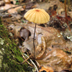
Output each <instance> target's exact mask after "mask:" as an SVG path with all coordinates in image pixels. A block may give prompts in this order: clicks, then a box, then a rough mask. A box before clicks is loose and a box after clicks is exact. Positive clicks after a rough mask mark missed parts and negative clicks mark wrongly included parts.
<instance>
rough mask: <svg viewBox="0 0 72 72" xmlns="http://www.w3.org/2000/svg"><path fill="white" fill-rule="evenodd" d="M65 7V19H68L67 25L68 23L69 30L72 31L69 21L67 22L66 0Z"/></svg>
mask: <svg viewBox="0 0 72 72" xmlns="http://www.w3.org/2000/svg"><path fill="white" fill-rule="evenodd" d="M64 7H65V18H66V23H67V26H68V29H69V30H70V31H71V29H70V27H69V24H68V20H67V10H66V0H65V1H64Z"/></svg>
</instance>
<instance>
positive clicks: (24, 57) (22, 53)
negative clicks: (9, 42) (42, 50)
mask: <svg viewBox="0 0 72 72" xmlns="http://www.w3.org/2000/svg"><path fill="white" fill-rule="evenodd" d="M20 52H21V50H20ZM21 54H22V57H23V59H24V60H26V58H25V57H24V55H23V53H22V52H21ZM26 62H27V63H28V64H29V65H30V66H33V65H32V64H30V63H29V62H28V61H26Z"/></svg>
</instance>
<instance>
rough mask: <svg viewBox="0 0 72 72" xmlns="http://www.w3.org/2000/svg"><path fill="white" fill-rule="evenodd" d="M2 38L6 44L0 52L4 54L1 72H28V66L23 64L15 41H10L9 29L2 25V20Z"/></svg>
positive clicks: (0, 24) (0, 48) (0, 23)
mask: <svg viewBox="0 0 72 72" xmlns="http://www.w3.org/2000/svg"><path fill="white" fill-rule="evenodd" d="M0 38H1V39H3V40H4V44H3V45H1V44H0V51H1V52H2V54H0V55H2V57H3V58H2V59H1V61H2V63H1V67H0V71H1V72H28V71H27V67H28V64H27V63H24V64H21V63H22V62H23V60H24V59H23V58H22V55H21V53H20V50H19V48H18V46H17V45H16V44H15V42H14V40H13V39H12V40H10V39H9V34H8V31H7V29H6V28H5V27H4V25H2V22H1V18H0Z"/></svg>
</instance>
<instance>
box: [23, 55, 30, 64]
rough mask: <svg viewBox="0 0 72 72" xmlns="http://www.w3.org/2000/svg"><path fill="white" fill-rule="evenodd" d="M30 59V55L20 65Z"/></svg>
mask: <svg viewBox="0 0 72 72" xmlns="http://www.w3.org/2000/svg"><path fill="white" fill-rule="evenodd" d="M30 57H31V55H30V56H29V57H28V58H27V59H25V60H24V61H23V62H22V64H23V63H25V62H26V61H27V60H28V59H30Z"/></svg>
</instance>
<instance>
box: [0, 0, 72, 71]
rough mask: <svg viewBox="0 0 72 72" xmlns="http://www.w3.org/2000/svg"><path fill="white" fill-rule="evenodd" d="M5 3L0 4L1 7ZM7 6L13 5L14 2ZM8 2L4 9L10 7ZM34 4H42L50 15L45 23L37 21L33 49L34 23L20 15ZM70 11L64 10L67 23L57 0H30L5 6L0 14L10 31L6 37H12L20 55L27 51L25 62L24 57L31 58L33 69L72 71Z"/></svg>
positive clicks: (62, 7) (36, 5) (41, 6)
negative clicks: (23, 3) (37, 1)
mask: <svg viewBox="0 0 72 72" xmlns="http://www.w3.org/2000/svg"><path fill="white" fill-rule="evenodd" d="M44 4H46V5H45V6H44ZM10 5H11V4H10ZM5 6H7V5H5ZM5 6H2V7H3V8H5ZM11 6H12V7H14V5H11ZM11 6H10V7H8V8H7V7H6V9H9V8H11ZM15 6H18V5H15ZM36 7H39V8H44V9H45V10H46V11H47V12H48V13H49V15H50V21H49V22H48V23H46V24H45V25H44V24H41V25H37V28H36V35H35V49H36V50H35V52H34V47H33V34H34V25H33V24H34V23H32V22H28V21H27V20H26V19H24V18H23V15H24V14H25V13H26V12H27V11H28V10H29V9H32V8H36ZM66 7H67V8H68V5H66ZM3 8H2V9H3ZM17 8H18V9H17ZM21 8H22V9H21ZM0 9H1V8H0ZM4 10H5V9H4ZM10 10H11V12H10ZM71 12H72V10H71V11H68V12H67V20H68V25H67V21H66V20H65V19H66V18H65V11H64V3H61V2H59V0H54V1H50V3H35V2H31V3H29V4H27V5H22V6H19V7H15V8H13V9H9V10H8V11H6V12H3V13H0V15H1V16H2V22H3V24H4V25H5V26H6V28H7V29H8V31H9V33H11V35H10V37H11V38H14V39H15V41H16V44H18V45H19V47H20V50H21V53H22V55H23V54H27V55H28V56H27V57H26V56H24V55H23V56H24V57H25V58H24V59H25V61H26V62H27V58H29V59H31V60H34V61H35V64H36V65H37V68H38V70H37V68H36V70H37V71H39V72H42V71H46V72H54V71H56V72H62V71H65V72H68V71H72V46H71V44H72V38H71V36H72V29H71V22H72V15H71ZM4 14H5V15H4ZM42 25H43V26H42ZM68 26H69V27H70V30H69V29H68ZM34 53H35V59H34ZM27 63H28V62H27ZM31 64H33V63H31ZM33 65H34V64H33ZM36 65H34V67H36Z"/></svg>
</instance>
